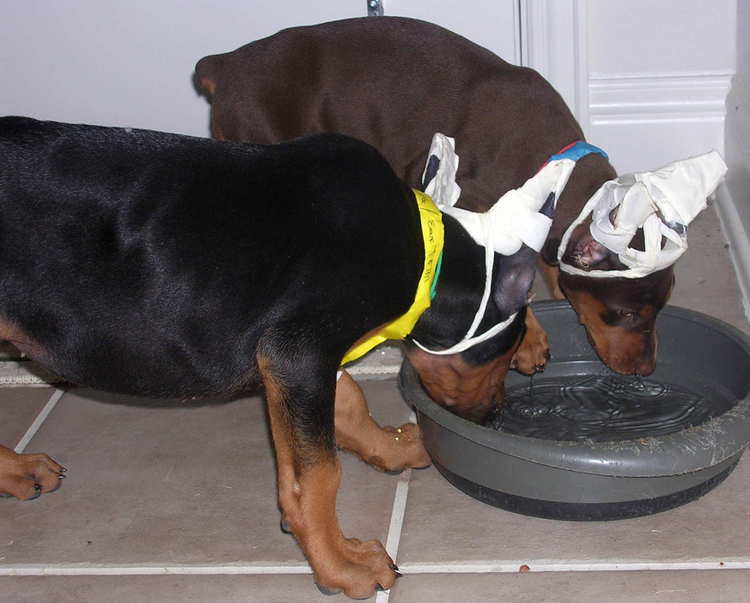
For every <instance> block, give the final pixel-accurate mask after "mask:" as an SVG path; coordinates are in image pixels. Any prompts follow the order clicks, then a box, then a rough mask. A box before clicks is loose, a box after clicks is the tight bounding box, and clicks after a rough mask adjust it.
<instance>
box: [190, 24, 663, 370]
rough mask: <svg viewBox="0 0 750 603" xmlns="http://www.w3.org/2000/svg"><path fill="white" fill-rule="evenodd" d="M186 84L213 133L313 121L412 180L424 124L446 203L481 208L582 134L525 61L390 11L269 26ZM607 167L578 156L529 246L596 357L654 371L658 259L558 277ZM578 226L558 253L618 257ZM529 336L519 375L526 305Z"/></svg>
mask: <svg viewBox="0 0 750 603" xmlns="http://www.w3.org/2000/svg"><path fill="white" fill-rule="evenodd" d="M195 75H196V85H197V86H198V87H199V88H200V89H201V90H203V91H204V92H205V93H206V94H207V95H208V96H209V98H210V101H211V125H212V130H213V134H214V136H216V137H218V138H223V139H227V140H245V141H251V142H265V143H268V142H278V141H280V140H284V139H287V138H292V137H295V136H300V135H302V134H311V133H314V132H322V131H336V132H343V133H346V134H350V135H352V136H356V137H357V138H360V139H362V140H365V141H367V142H369V143H371V144H372V145H374V146H375V147H376V148H377V149H378V150H380V151H381V152H382V153H383V155H384V156H385V157H386V159H387V160H388V161H389V162H390V164H391V165H392V166H393V168H394V169H395V170H396V173H397V174H398V176H400V177H401V178H403V179H404V181H405V182H407V183H408V184H410V185H411V186H418V184H419V182H420V178H421V173H422V169H423V167H424V164H425V159H426V157H427V151H428V149H429V147H430V140H431V138H432V135H433V134H434V133H435V132H442V133H444V134H446V135H448V136H452V137H454V138H455V139H456V151H457V152H458V155H459V156H460V158H461V162H460V164H459V166H458V174H457V181H458V183H459V184H460V185H461V189H462V193H461V198H460V199H459V201H458V205H459V206H461V207H464V208H467V209H472V210H475V211H486V210H487V209H488V208H489V207H490V206H491V205H492V204H493V203H494V202H495V201H496V200H497V199H498V198H500V196H501V195H503V194H504V193H505V192H506V191H508V190H510V189H514V188H518V187H519V186H521V185H522V184H523V183H524V182H525V181H526V180H527V179H528V178H530V177H532V176H533V175H534V174H535V173H536V172H537V171H538V170H539V169H540V167H541V166H542V165H543V164H544V163H545V162H546V161H547V160H548V159H549V158H550V156H551V155H553V154H555V153H558V152H559V151H560V150H561V149H562V148H564V147H566V146H567V145H570V144H571V143H573V142H575V141H577V140H583V138H584V135H583V131H582V130H581V128H580V126H579V125H578V123H577V122H576V120H575V118H574V117H573V115H572V114H571V112H570V111H569V109H568V107H567V106H566V105H565V102H564V101H563V99H562V98H561V97H560V95H559V94H558V93H557V92H556V91H555V90H554V88H553V87H552V86H551V85H550V84H549V82H547V81H546V80H545V79H544V78H543V77H541V76H540V75H539V74H538V73H537V72H535V71H533V70H532V69H528V68H524V67H518V66H516V65H511V64H509V63H507V62H505V61H503V60H502V59H501V58H499V57H497V56H496V55H494V54H493V53H492V52H490V51H488V50H486V49H484V48H482V47H480V46H478V45H477V44H474V43H473V42H470V41H469V40H467V39H465V38H463V37H461V36H459V35H456V34H455V33H453V32H450V31H448V30H446V29H444V28H442V27H439V26H437V25H435V24H432V23H427V22H424V21H419V20H415V19H408V18H403V17H378V18H360V19H346V20H342V21H333V22H330V23H323V24H320V25H315V26H309V27H295V28H290V29H286V30H283V31H281V32H279V33H277V34H275V35H273V36H270V37H268V38H264V39H261V40H256V41H254V42H251V43H250V44H247V45H245V46H243V47H241V48H238V49H237V50H234V51H232V52H228V53H225V54H218V55H214V56H209V57H205V58H203V59H201V60H200V61H199V62H198V64H197V66H196V74H195ZM615 176H616V173H615V170H614V169H613V168H612V166H611V165H610V164H609V162H608V161H607V159H606V158H605V157H603V156H602V155H599V154H590V155H587V156H586V157H583V158H582V159H580V160H579V161H578V164H577V166H576V168H575V170H574V171H573V174H572V175H571V177H570V180H569V181H568V184H567V186H566V188H565V190H564V192H563V193H562V195H561V197H560V199H559V200H558V203H557V209H556V212H555V217H554V221H553V223H552V228H551V230H550V233H549V238H548V240H547V243H546V244H545V246H544V249H543V250H542V254H541V255H542V259H543V260H544V262H543V265H542V267H543V268H544V269H545V271H546V272H547V273H548V276H549V280H550V284H551V285H552V287H553V290H554V293H555V296H556V297H560V298H562V297H563V293H562V292H561V291H560V289H559V288H558V284H559V285H560V287H562V291H563V292H564V293H565V295H566V296H567V297H568V299H569V301H570V302H571V304H572V305H573V307H574V308H575V310H576V312H577V313H578V316H579V318H580V320H581V322H582V323H583V324H584V326H585V327H586V329H587V332H588V334H589V336H590V338H591V339H592V342H593V344H594V346H595V347H596V350H597V352H598V353H599V355H600V356H601V358H602V360H603V361H604V363H605V364H607V365H608V366H609V367H610V368H612V369H614V370H616V371H618V372H621V373H628V374H633V373H637V374H642V375H648V374H650V373H651V372H652V371H653V370H654V364H655V356H656V331H655V329H654V322H655V319H656V315H657V314H658V312H659V310H660V309H661V308H662V307H663V306H664V304H665V303H666V301H667V298H668V297H669V294H670V291H671V287H672V283H673V280H674V277H673V270H672V267H669V268H666V269H664V270H661V271H659V272H657V273H654V274H652V275H649V276H648V277H645V278H642V279H624V278H604V279H602V278H588V277H580V276H571V275H568V274H565V273H562V274H560V273H559V270H558V269H557V264H558V257H557V252H558V246H559V245H560V240H561V237H562V235H563V233H564V232H565V230H566V229H567V228H568V226H569V225H570V224H571V223H572V222H573V220H574V219H575V218H576V217H577V216H578V214H579V212H580V211H581V209H582V208H583V206H584V204H585V203H586V201H587V200H588V199H589V198H590V197H591V196H592V195H593V194H594V192H596V190H597V189H598V188H599V187H600V186H601V185H602V184H603V183H604V182H605V181H607V180H610V179H612V178H614V177H615ZM587 226H588V224H583V225H582V226H581V227H580V228H579V229H577V230H576V232H575V233H574V234H573V236H572V237H571V240H570V242H569V245H568V249H567V250H566V251H567V256H566V257H567V258H568V260H569V263H571V264H573V265H575V266H577V267H579V268H582V269H585V270H591V269H598V270H611V269H617V268H624V266H622V264H621V263H620V261H619V259H618V257H617V255H616V254H614V253H612V252H610V251H609V250H607V249H606V248H604V247H603V246H602V245H600V244H599V243H597V241H596V240H594V239H593V238H592V237H591V234H590V233H589V231H588V228H587ZM527 316H528V318H527V326H528V331H529V335H528V336H527V339H525V340H524V342H523V344H522V346H521V348H520V350H519V352H518V355H517V356H516V358H515V359H514V364H516V365H517V366H518V367H519V369H520V370H522V371H523V372H526V373H531V372H534V370H535V369H536V368H538V367H540V366H541V365H543V364H544V363H545V356H546V353H547V345H546V337H545V336H544V333H543V332H542V331H541V327H539V325H538V323H537V322H536V319H535V318H534V317H533V314H532V313H531V312H529V313H528V315H527Z"/></svg>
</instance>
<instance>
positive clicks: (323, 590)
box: [315, 582, 341, 597]
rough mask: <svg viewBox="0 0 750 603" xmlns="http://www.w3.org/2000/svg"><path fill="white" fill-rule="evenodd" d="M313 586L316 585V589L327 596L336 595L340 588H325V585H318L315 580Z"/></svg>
mask: <svg viewBox="0 0 750 603" xmlns="http://www.w3.org/2000/svg"><path fill="white" fill-rule="evenodd" d="M315 586H317V587H318V590H319V591H320V592H321V593H322V594H324V595H325V596H327V597H330V596H331V595H338V594H339V593H340V592H341V590H340V589H336V588H326V587H325V586H321V585H320V584H318V583H317V582H316V583H315Z"/></svg>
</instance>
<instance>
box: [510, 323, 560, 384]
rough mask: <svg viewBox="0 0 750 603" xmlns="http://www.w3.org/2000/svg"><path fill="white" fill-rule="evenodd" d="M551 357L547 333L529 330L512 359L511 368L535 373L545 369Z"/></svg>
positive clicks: (528, 373)
mask: <svg viewBox="0 0 750 603" xmlns="http://www.w3.org/2000/svg"><path fill="white" fill-rule="evenodd" d="M549 357H550V353H549V343H548V342H547V334H546V333H545V332H544V331H542V330H534V331H527V332H526V335H525V336H524V338H523V340H522V341H521V345H519V346H518V349H517V350H516V353H515V354H514V355H513V358H512V359H511V361H510V368H512V369H515V370H517V371H518V372H520V373H523V374H524V375H533V374H534V373H537V372H540V371H543V370H544V367H545V366H546V365H547V360H549Z"/></svg>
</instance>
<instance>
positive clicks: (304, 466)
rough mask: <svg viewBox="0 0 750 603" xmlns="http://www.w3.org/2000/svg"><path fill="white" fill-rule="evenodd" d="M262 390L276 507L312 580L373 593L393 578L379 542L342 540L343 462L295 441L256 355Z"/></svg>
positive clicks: (277, 390)
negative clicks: (273, 466) (274, 470)
mask: <svg viewBox="0 0 750 603" xmlns="http://www.w3.org/2000/svg"><path fill="white" fill-rule="evenodd" d="M258 366H259V368H260V373H261V376H262V378H263V383H264V385H265V388H266V398H267V402H268V414H269V417H270V421H271V433H272V435H273V442H274V447H275V450H276V460H277V465H278V468H277V469H278V490H279V506H280V507H281V513H282V518H283V520H284V522H285V523H286V525H287V526H288V527H289V530H290V531H291V532H292V534H293V535H294V537H295V538H296V539H297V542H298V543H299V545H300V546H301V547H302V550H303V551H304V553H305V556H306V557H307V560H308V561H309V563H310V566H311V567H312V570H313V575H314V578H315V582H316V583H317V584H318V585H319V586H321V587H323V588H325V589H326V590H329V591H339V590H340V591H343V592H344V593H345V594H346V595H347V596H349V597H355V598H363V597H368V596H370V595H372V593H373V592H374V590H375V588H376V587H377V586H378V585H380V586H381V587H382V588H386V589H387V588H390V587H391V586H392V585H393V583H394V581H395V580H396V573H395V571H394V567H395V566H394V565H393V561H392V560H391V558H390V557H389V556H388V554H387V553H386V552H385V549H384V548H383V545H382V544H381V543H380V542H378V541H377V540H371V541H368V542H361V541H359V540H357V539H354V538H351V539H350V538H345V537H344V535H343V534H342V533H341V529H340V527H339V524H338V519H337V517H336V494H337V492H338V488H339V485H340V483H341V466H340V464H339V461H338V459H337V458H336V455H335V453H334V454H329V453H327V452H326V451H322V452H321V451H317V450H315V449H314V448H313V447H312V446H310V445H309V444H307V445H306V444H304V443H303V442H300V441H299V438H298V436H297V434H295V432H294V429H293V427H292V425H291V422H290V420H289V416H288V414H287V412H286V409H285V403H284V399H283V389H282V386H281V384H279V383H278V382H277V381H276V379H275V378H274V377H273V375H272V373H271V371H270V367H269V366H268V364H267V363H266V362H265V361H264V360H263V358H262V357H259V358H258Z"/></svg>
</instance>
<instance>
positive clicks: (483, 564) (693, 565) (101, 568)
mask: <svg viewBox="0 0 750 603" xmlns="http://www.w3.org/2000/svg"><path fill="white" fill-rule="evenodd" d="M521 568H523V569H521ZM748 569H750V561H679V562H650V561H632V562H622V563H616V562H605V563H597V562H591V561H569V562H566V563H557V562H550V561H543V562H540V563H534V562H525V563H524V562H522V561H516V562H494V561H467V562H454V563H450V562H446V563H440V562H435V563H408V564H404V565H403V566H402V567H401V570H402V572H403V573H404V574H407V575H410V574H504V573H518V572H519V571H524V572H623V571H659V570H661V571H670V570H672V571H683V570H748ZM292 574H296V575H301V574H307V575H309V574H312V571H311V570H310V566H309V565H307V563H304V562H300V563H297V564H287V565H270V564H269V565H251V564H248V565H241V564H236V565H180V564H174V565H89V566H86V565H81V564H80V563H74V564H69V565H65V564H50V565H36V564H34V565H15V566H14V565H6V566H0V576H153V575H292ZM381 595H383V596H386V597H387V596H388V593H387V591H386V592H381V593H378V595H377V596H378V597H380V596H381ZM376 600H377V598H376ZM386 601H387V599H386Z"/></svg>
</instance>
